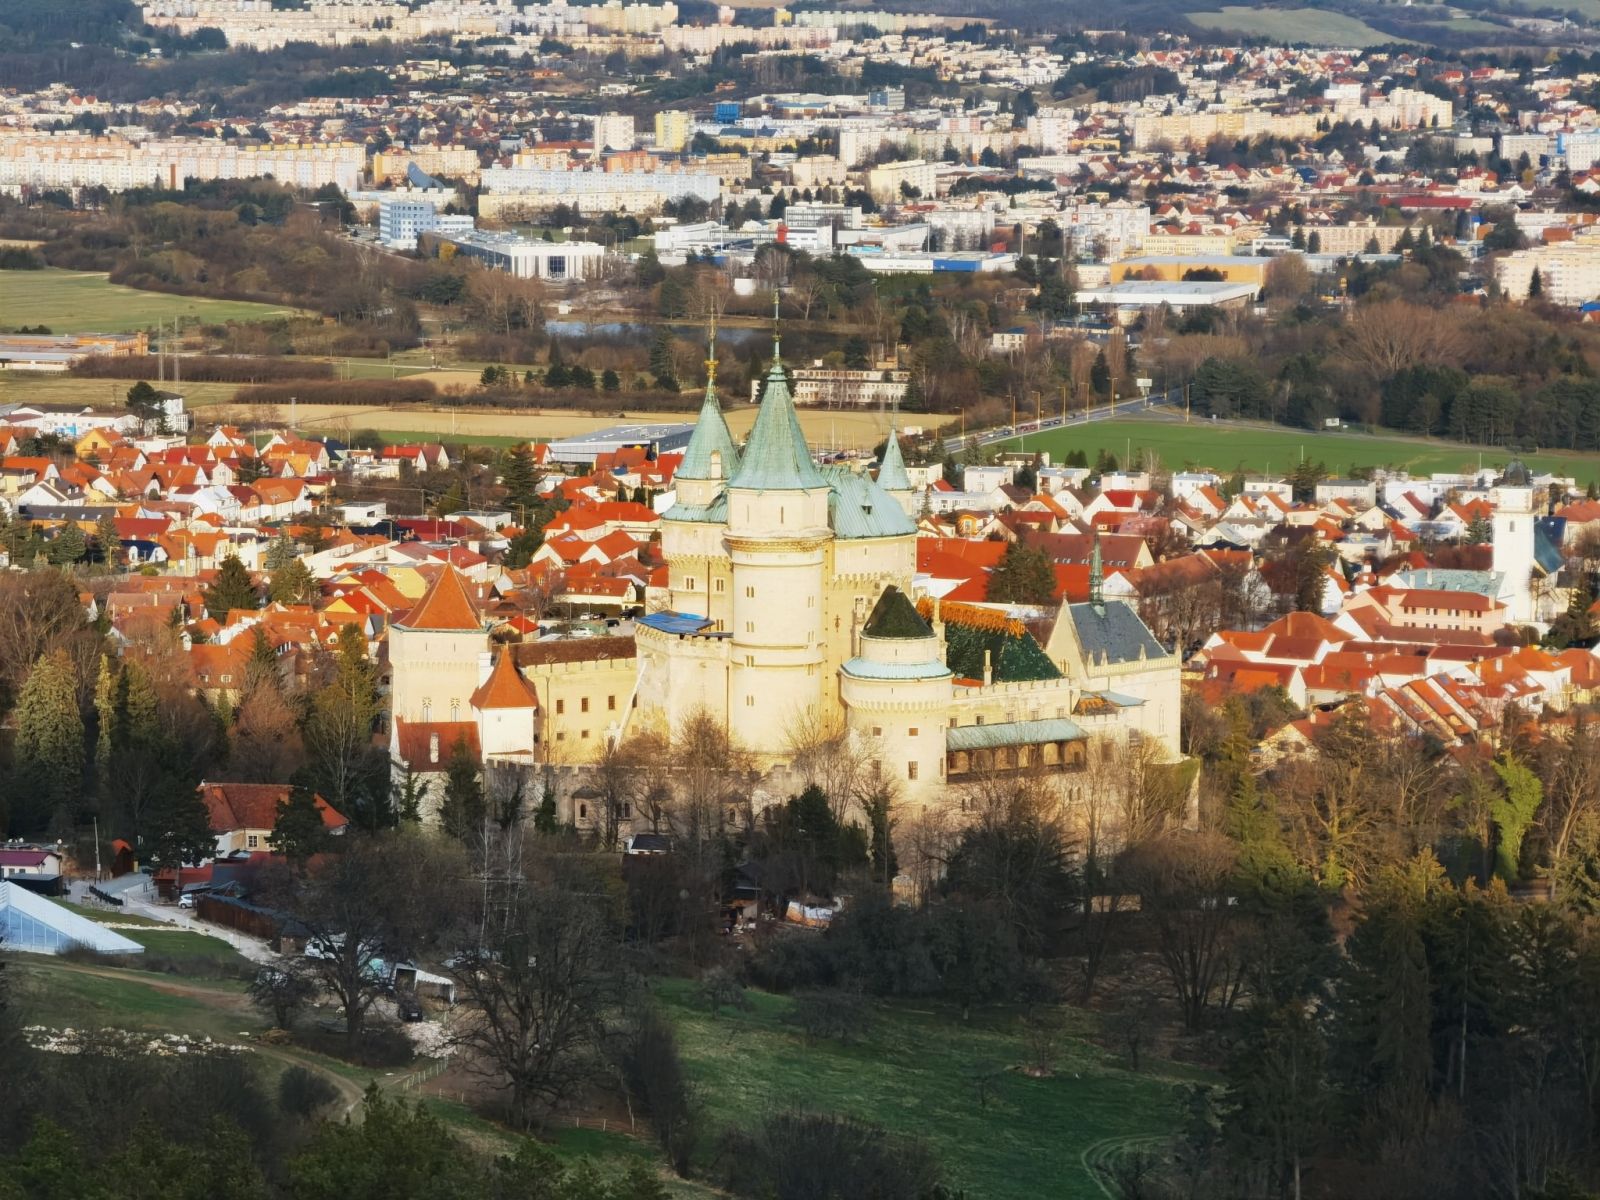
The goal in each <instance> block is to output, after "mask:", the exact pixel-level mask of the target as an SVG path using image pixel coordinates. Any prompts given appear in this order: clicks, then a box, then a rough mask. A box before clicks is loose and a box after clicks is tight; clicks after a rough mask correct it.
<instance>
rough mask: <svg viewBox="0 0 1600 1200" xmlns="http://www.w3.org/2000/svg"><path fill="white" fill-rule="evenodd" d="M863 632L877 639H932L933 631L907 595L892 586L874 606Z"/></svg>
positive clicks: (885, 589)
mask: <svg viewBox="0 0 1600 1200" xmlns="http://www.w3.org/2000/svg"><path fill="white" fill-rule="evenodd" d="M861 632H862V633H863V634H865V635H866V636H867V637H875V638H930V637H932V636H933V630H932V629H930V628H929V627H928V623H927V622H926V621H924V620H923V619H922V617H921V616H920V615H919V614H918V613H917V610H916V609H915V608H914V607H913V606H912V604H911V601H910V600H909V599H907V597H906V594H905V593H904V592H902V591H901V590H900V589H899V588H897V587H895V586H894V585H893V584H890V585H889V586H888V587H886V588H884V589H883V595H881V596H879V597H878V602H877V603H876V604H874V605H873V606H872V615H871V616H869V617H868V618H867V623H866V624H865V625H864V626H862V628H861Z"/></svg>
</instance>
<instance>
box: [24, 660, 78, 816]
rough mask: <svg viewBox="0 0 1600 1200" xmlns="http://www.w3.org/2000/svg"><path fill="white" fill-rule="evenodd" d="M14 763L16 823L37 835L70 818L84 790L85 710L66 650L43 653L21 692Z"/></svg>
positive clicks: (29, 673)
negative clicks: (60, 818) (58, 820)
mask: <svg viewBox="0 0 1600 1200" xmlns="http://www.w3.org/2000/svg"><path fill="white" fill-rule="evenodd" d="M14 720H15V722H16V734H15V737H14V739H13V742H12V761H13V763H14V764H15V767H16V776H17V786H16V787H15V788H13V789H12V791H13V793H14V794H13V798H12V804H11V825H12V828H13V830H15V831H16V832H19V833H28V834H35V833H41V832H43V831H44V829H45V827H46V826H47V825H48V824H49V823H50V821H51V820H52V819H54V818H55V817H57V816H67V817H70V816H71V811H72V809H73V808H75V806H76V805H77V802H78V800H79V798H80V797H81V796H82V793H83V767H84V744H83V714H82V713H80V712H79V711H78V684H77V677H76V674H75V672H74V671H73V668H72V660H71V659H70V658H68V657H67V652H66V651H65V650H57V651H55V652H54V653H52V654H49V655H41V656H40V658H39V659H38V661H36V662H35V663H34V664H33V670H31V671H30V672H28V679H27V682H26V683H24V684H23V685H22V690H21V692H20V693H19V694H18V696H17V706H16V710H15V713H14Z"/></svg>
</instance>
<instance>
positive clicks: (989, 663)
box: [983, 650, 994, 687]
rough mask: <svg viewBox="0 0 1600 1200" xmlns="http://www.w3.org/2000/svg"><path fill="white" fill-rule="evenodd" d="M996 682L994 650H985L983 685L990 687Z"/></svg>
mask: <svg viewBox="0 0 1600 1200" xmlns="http://www.w3.org/2000/svg"><path fill="white" fill-rule="evenodd" d="M993 682H994V651H993V650H985V651H984V652H983V686H984V687H988V686H989V685H990V684H991V683H993Z"/></svg>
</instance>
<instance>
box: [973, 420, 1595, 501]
mask: <svg viewBox="0 0 1600 1200" xmlns="http://www.w3.org/2000/svg"><path fill="white" fill-rule="evenodd" d="M1019 446H1020V447H1021V448H1023V449H1027V450H1043V451H1047V452H1048V453H1049V454H1050V461H1051V462H1053V463H1060V462H1061V461H1062V460H1063V459H1064V458H1065V457H1066V455H1067V454H1068V453H1069V452H1071V451H1073V450H1082V451H1084V453H1085V454H1087V455H1088V457H1089V461H1090V463H1093V462H1094V460H1095V456H1096V455H1098V454H1099V453H1100V451H1102V450H1107V451H1110V452H1111V453H1112V454H1114V455H1116V456H1117V461H1118V462H1119V463H1121V462H1123V460H1124V459H1125V458H1126V457H1127V456H1128V454H1129V452H1130V449H1131V452H1132V454H1133V456H1134V458H1135V460H1137V458H1138V455H1139V451H1140V450H1153V451H1155V452H1156V453H1157V454H1158V455H1160V457H1161V465H1162V466H1163V467H1164V468H1166V469H1168V470H1173V471H1177V470H1182V469H1183V468H1185V467H1204V468H1210V469H1211V470H1213V471H1216V472H1218V473H1220V474H1223V475H1228V474H1231V473H1232V472H1233V471H1234V470H1235V469H1242V470H1245V471H1249V472H1259V473H1268V472H1270V473H1273V474H1279V473H1282V472H1285V471H1287V470H1289V469H1290V468H1291V467H1293V466H1294V465H1295V464H1296V463H1298V462H1299V461H1300V459H1301V455H1302V453H1303V454H1304V456H1305V458H1307V459H1310V460H1314V461H1317V462H1320V463H1322V464H1323V465H1324V466H1326V467H1327V469H1328V470H1329V472H1331V473H1332V474H1334V475H1341V474H1344V473H1345V472H1348V471H1350V470H1352V469H1353V468H1357V467H1393V468H1400V469H1404V470H1407V471H1410V472H1411V473H1412V474H1414V475H1415V474H1418V473H1428V472H1433V471H1462V470H1473V469H1476V467H1477V466H1478V462H1479V459H1480V457H1481V459H1482V462H1483V465H1484V466H1486V467H1488V466H1500V465H1503V464H1504V463H1505V462H1506V461H1507V460H1508V459H1509V458H1510V457H1511V455H1510V454H1509V452H1507V451H1506V450H1504V449H1496V448H1486V449H1481V450H1480V448H1479V447H1476V446H1468V445H1464V444H1462V443H1459V442H1446V441H1439V440H1433V439H1428V440H1424V439H1421V438H1406V437H1384V436H1381V435H1369V434H1360V433H1318V432H1316V431H1314V430H1309V429H1285V428H1282V427H1281V426H1272V425H1254V424H1244V423H1230V424H1220V423H1219V424H1212V423H1211V422H1210V421H1203V420H1200V419H1199V418H1196V419H1195V420H1194V422H1193V423H1192V424H1187V425H1186V424H1184V423H1183V422H1182V421H1181V420H1172V419H1158V418H1151V419H1148V420H1146V419H1142V418H1131V419H1125V420H1123V419H1119V420H1110V421H1093V422H1090V423H1089V424H1087V425H1075V426H1072V427H1069V428H1067V429H1052V430H1046V431H1045V432H1043V433H1037V434H1029V435H1028V436H1027V437H1026V438H1020V439H1018V438H1013V439H1011V440H1010V441H1007V442H1003V443H1000V445H999V446H997V447H991V449H1006V450H1015V449H1017V448H1018V447H1019ZM1522 457H1523V461H1524V462H1526V463H1527V465H1528V466H1529V467H1530V468H1532V469H1533V470H1536V471H1542V470H1548V471H1556V472H1559V473H1561V474H1564V475H1571V476H1572V477H1573V478H1575V479H1576V480H1577V481H1578V484H1579V486H1580V487H1581V486H1583V485H1584V484H1587V483H1588V482H1589V481H1590V480H1591V479H1600V455H1597V454H1592V453H1581V452H1578V451H1562V450H1552V451H1540V452H1539V453H1535V454H1528V455H1524V456H1522Z"/></svg>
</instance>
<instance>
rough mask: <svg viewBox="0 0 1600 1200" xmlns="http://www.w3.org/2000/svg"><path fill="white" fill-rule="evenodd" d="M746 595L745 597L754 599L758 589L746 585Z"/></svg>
mask: <svg viewBox="0 0 1600 1200" xmlns="http://www.w3.org/2000/svg"><path fill="white" fill-rule="evenodd" d="M744 595H745V599H747V600H754V599H755V598H756V589H755V588H753V587H749V586H746V588H745V589H744Z"/></svg>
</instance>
